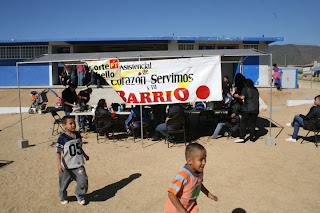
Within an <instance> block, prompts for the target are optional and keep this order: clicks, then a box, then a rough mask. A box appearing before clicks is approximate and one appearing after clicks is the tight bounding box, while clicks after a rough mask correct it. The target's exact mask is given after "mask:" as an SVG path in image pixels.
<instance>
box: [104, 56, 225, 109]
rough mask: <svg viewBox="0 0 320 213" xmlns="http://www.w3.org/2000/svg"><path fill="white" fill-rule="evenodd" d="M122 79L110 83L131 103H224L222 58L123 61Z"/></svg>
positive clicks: (121, 65)
mask: <svg viewBox="0 0 320 213" xmlns="http://www.w3.org/2000/svg"><path fill="white" fill-rule="evenodd" d="M120 69H121V78H120V79H119V80H108V81H107V82H108V83H109V85H111V86H112V87H113V88H114V89H115V90H116V92H117V93H118V94H119V95H120V96H121V98H122V99H123V100H124V101H125V102H126V103H130V104H140V105H151V104H161V103H163V104H169V103H186V102H196V101H221V100H222V93H221V88H222V85H221V58H220V56H212V57H199V58H185V59H168V60H151V61H132V62H121V64H120Z"/></svg>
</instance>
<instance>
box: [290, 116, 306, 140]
mask: <svg viewBox="0 0 320 213" xmlns="http://www.w3.org/2000/svg"><path fill="white" fill-rule="evenodd" d="M291 125H292V126H293V134H292V138H293V139H297V135H298V132H299V128H300V127H304V123H303V119H302V118H301V117H300V116H294V119H293V122H292V123H291Z"/></svg>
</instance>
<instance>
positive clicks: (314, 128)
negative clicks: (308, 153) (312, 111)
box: [300, 118, 320, 148]
mask: <svg viewBox="0 0 320 213" xmlns="http://www.w3.org/2000/svg"><path fill="white" fill-rule="evenodd" d="M303 129H305V130H308V133H307V134H306V136H304V138H303V140H302V141H301V143H300V144H302V143H303V141H304V139H305V138H306V137H307V136H308V135H309V133H310V132H314V141H313V143H314V145H315V146H316V147H317V148H318V140H317V136H318V134H319V132H320V118H318V120H317V121H316V122H315V123H314V124H313V125H312V128H311V129H306V128H303ZM308 142H309V141H308Z"/></svg>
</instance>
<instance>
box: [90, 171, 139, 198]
mask: <svg viewBox="0 0 320 213" xmlns="http://www.w3.org/2000/svg"><path fill="white" fill-rule="evenodd" d="M140 176H141V174H140V173H135V174H132V175H130V176H129V177H127V178H124V179H122V180H120V181H118V182H116V183H112V184H110V185H107V186H105V187H103V188H101V189H98V190H95V191H93V192H91V193H90V194H87V195H86V200H87V202H88V204H89V203H90V202H103V201H106V200H108V199H110V198H112V197H114V196H115V195H116V193H117V192H118V191H119V190H120V189H122V188H123V187H125V186H126V185H128V184H129V183H131V182H132V181H133V180H135V179H137V178H139V177H140Z"/></svg>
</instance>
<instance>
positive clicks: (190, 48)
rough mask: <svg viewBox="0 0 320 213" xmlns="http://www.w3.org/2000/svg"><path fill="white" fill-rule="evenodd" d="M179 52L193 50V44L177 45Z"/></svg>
mask: <svg viewBox="0 0 320 213" xmlns="http://www.w3.org/2000/svg"><path fill="white" fill-rule="evenodd" d="M179 50H194V44H179Z"/></svg>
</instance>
